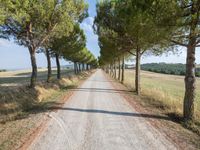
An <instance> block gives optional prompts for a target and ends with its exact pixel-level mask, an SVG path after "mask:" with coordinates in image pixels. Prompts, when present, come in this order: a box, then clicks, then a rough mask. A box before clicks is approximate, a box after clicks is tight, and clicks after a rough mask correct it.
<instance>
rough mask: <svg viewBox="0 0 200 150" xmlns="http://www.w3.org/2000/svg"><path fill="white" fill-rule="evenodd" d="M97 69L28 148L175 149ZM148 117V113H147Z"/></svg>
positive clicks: (60, 149)
mask: <svg viewBox="0 0 200 150" xmlns="http://www.w3.org/2000/svg"><path fill="white" fill-rule="evenodd" d="M111 82H112V81H109V80H108V79H107V78H106V76H105V75H104V73H103V71H101V70H97V71H96V72H95V73H94V74H93V75H92V76H91V77H90V78H89V79H87V80H86V81H85V82H84V83H83V84H82V86H80V88H77V89H72V90H75V92H74V94H73V95H72V96H71V97H70V99H69V100H68V101H67V102H66V104H65V105H64V106H63V107H62V108H60V109H59V111H58V112H56V113H55V112H52V113H50V114H49V117H51V120H50V121H49V122H48V124H47V126H46V128H45V130H44V131H43V132H42V133H41V134H40V135H39V136H38V137H37V138H36V139H35V140H34V141H33V142H32V144H31V145H30V146H29V149H31V150H134V149H135V150H140V149H142V150H164V149H177V148H176V146H175V145H174V144H172V143H171V142H170V141H168V140H167V139H166V138H165V137H164V136H163V135H162V134H161V133H159V131H157V130H156V129H155V128H154V127H152V126H151V125H150V124H149V123H148V121H146V120H145V117H143V116H144V115H140V114H139V113H138V112H136V111H135V110H134V109H133V108H132V107H131V106H130V105H129V104H128V103H127V102H126V100H125V99H124V98H123V97H122V96H120V94H119V93H120V92H122V91H119V90H115V89H114V88H113V86H112V85H111ZM147 116H148V114H147Z"/></svg>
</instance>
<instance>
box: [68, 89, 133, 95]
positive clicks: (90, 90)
mask: <svg viewBox="0 0 200 150" xmlns="http://www.w3.org/2000/svg"><path fill="white" fill-rule="evenodd" d="M69 90H72V91H80V92H102V93H123V94H133V92H134V91H130V90H117V89H106V88H71V89H69Z"/></svg>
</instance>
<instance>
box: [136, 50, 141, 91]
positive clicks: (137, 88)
mask: <svg viewBox="0 0 200 150" xmlns="http://www.w3.org/2000/svg"><path fill="white" fill-rule="evenodd" d="M140 59H141V54H140V49H139V48H137V50H136V66H135V67H136V68H135V90H136V93H137V95H140V94H141V87H140Z"/></svg>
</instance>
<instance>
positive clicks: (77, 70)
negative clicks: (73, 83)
mask: <svg viewBox="0 0 200 150" xmlns="http://www.w3.org/2000/svg"><path fill="white" fill-rule="evenodd" d="M76 73H77V74H78V73H79V68H78V63H77V62H76Z"/></svg>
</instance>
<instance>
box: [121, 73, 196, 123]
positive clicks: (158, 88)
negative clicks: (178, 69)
mask: <svg viewBox="0 0 200 150" xmlns="http://www.w3.org/2000/svg"><path fill="white" fill-rule="evenodd" d="M134 77H135V73H134V71H133V70H126V71H125V85H127V86H128V87H129V88H131V89H134V88H135V87H134ZM141 88H142V95H143V96H145V97H146V98H148V100H149V102H151V103H154V105H155V106H156V107H160V108H161V109H165V111H166V113H175V114H178V115H181V114H182V110H183V98H184V77H183V76H176V75H166V74H159V73H153V72H148V71H142V72H141ZM196 89H197V90H196V100H195V117H196V119H197V120H198V121H199V120H200V78H197V83H196Z"/></svg>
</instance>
